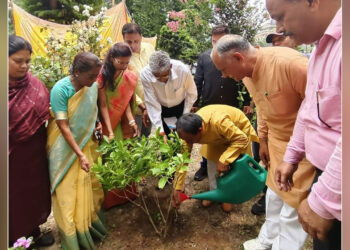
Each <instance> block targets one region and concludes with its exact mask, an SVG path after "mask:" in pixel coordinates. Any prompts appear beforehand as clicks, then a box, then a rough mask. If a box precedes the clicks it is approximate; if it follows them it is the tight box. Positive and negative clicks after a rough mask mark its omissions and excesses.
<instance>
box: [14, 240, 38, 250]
mask: <svg viewBox="0 0 350 250" xmlns="http://www.w3.org/2000/svg"><path fill="white" fill-rule="evenodd" d="M31 244H33V237H29V238H28V239H26V238H25V237H21V238H19V239H18V240H17V241H16V242H15V243H14V244H13V247H11V248H9V250H23V249H27V248H29V247H30V245H31Z"/></svg>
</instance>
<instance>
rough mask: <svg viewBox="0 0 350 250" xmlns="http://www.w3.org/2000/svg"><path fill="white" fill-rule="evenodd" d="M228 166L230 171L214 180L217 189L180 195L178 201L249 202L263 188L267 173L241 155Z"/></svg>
mask: <svg viewBox="0 0 350 250" xmlns="http://www.w3.org/2000/svg"><path fill="white" fill-rule="evenodd" d="M230 166H231V168H230V170H229V171H228V172H227V173H226V174H225V175H224V176H222V177H219V178H218V179H217V180H216V183H217V189H215V190H211V191H208V192H204V193H199V194H195V195H192V196H187V195H186V194H182V195H180V200H181V201H183V200H186V199H188V198H193V199H199V200H210V201H214V202H220V203H223V202H224V203H234V204H239V203H243V202H245V201H248V200H250V199H251V198H253V197H254V196H255V195H257V194H259V193H260V192H261V190H263V188H264V187H265V181H266V176H267V172H266V170H265V169H264V168H262V167H261V166H260V165H259V163H257V162H256V161H255V160H254V159H253V158H252V157H250V156H249V155H247V154H244V155H241V156H240V157H239V158H238V159H237V160H235V161H234V162H233V163H232V164H231V165H230Z"/></svg>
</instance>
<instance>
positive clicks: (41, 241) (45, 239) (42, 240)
mask: <svg viewBox="0 0 350 250" xmlns="http://www.w3.org/2000/svg"><path fill="white" fill-rule="evenodd" d="M53 243H55V238H54V237H53V235H52V233H51V232H48V233H46V234H42V235H41V236H39V238H37V239H34V244H33V246H32V247H46V246H51V245H52V244H53Z"/></svg>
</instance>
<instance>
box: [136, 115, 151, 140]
mask: <svg viewBox="0 0 350 250" xmlns="http://www.w3.org/2000/svg"><path fill="white" fill-rule="evenodd" d="M135 121H136V124H137V127H138V128H139V131H140V134H141V136H143V135H144V136H146V137H148V136H149V135H150V134H151V130H152V123H151V122H150V123H149V124H148V127H145V125H144V124H143V122H142V115H135Z"/></svg>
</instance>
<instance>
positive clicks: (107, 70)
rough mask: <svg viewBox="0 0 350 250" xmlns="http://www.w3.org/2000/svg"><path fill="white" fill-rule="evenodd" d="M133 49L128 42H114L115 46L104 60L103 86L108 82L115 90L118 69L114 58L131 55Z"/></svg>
mask: <svg viewBox="0 0 350 250" xmlns="http://www.w3.org/2000/svg"><path fill="white" fill-rule="evenodd" d="M131 55H132V51H131V48H130V46H129V45H128V44H127V43H124V42H119V43H115V44H113V46H112V47H111V48H110V49H109V50H108V52H107V55H106V58H105V60H104V62H103V68H102V88H103V87H104V86H105V85H106V84H107V85H108V87H109V88H110V89H111V90H112V91H113V90H114V89H115V86H114V74H115V71H116V69H115V68H114V65H113V60H114V58H116V57H127V56H131Z"/></svg>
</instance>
